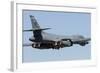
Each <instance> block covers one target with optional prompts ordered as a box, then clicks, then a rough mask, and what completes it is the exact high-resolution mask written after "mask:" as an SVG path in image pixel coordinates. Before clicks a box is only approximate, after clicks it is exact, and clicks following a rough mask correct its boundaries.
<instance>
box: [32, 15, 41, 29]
mask: <svg viewBox="0 0 100 73" xmlns="http://www.w3.org/2000/svg"><path fill="white" fill-rule="evenodd" d="M30 19H31V23H32V29H40V26H39V24H38V22H37V21H36V19H35V17H34V16H32V15H30Z"/></svg>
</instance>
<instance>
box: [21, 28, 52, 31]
mask: <svg viewBox="0 0 100 73" xmlns="http://www.w3.org/2000/svg"><path fill="white" fill-rule="evenodd" d="M48 29H51V28H43V29H41V28H40V29H29V30H23V31H36V30H40V31H42V30H48Z"/></svg>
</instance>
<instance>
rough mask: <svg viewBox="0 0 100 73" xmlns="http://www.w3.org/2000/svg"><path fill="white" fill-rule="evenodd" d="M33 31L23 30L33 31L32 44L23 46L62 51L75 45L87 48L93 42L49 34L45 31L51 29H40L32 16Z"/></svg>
mask: <svg viewBox="0 0 100 73" xmlns="http://www.w3.org/2000/svg"><path fill="white" fill-rule="evenodd" d="M30 19H31V23H32V29H29V30H23V31H24V32H28V31H32V33H33V35H32V37H30V38H29V41H31V42H32V43H30V44H28V43H27V44H23V46H32V47H33V48H37V49H60V48H64V47H71V46H73V45H74V44H79V45H80V46H85V45H86V44H88V43H89V41H90V40H91V39H90V38H85V37H83V36H81V35H72V36H63V35H56V34H51V33H47V32H45V31H44V30H48V29H50V28H40V26H39V24H38V22H37V21H36V19H35V17H34V16H32V15H30Z"/></svg>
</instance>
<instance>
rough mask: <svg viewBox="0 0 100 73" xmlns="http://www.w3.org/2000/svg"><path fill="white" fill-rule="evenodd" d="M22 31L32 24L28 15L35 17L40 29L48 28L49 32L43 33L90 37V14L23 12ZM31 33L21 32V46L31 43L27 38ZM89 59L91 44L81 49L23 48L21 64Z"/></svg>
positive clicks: (74, 47) (76, 46)
mask: <svg viewBox="0 0 100 73" xmlns="http://www.w3.org/2000/svg"><path fill="white" fill-rule="evenodd" d="M22 14H23V30H24V29H31V28H32V24H31V20H30V15H33V16H35V18H36V20H37V22H38V23H39V25H40V26H41V28H42V27H43V28H45V27H47V28H48V27H49V28H52V29H50V30H45V32H48V33H53V34H57V35H66V36H67V35H68V36H69V35H83V36H85V37H91V14H90V13H77V12H50V11H33V10H23V13H22ZM32 35H33V34H32V32H23V44H24V43H32V42H30V41H29V38H30V37H31V36H32ZM90 58H91V44H88V45H86V46H85V47H82V46H80V45H73V46H72V47H64V48H61V49H59V50H54V49H45V50H39V49H36V48H32V47H31V46H30V47H23V49H22V61H23V62H25V63H26V62H46V61H67V60H84V59H90Z"/></svg>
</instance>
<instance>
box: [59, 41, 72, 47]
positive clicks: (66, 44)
mask: <svg viewBox="0 0 100 73" xmlns="http://www.w3.org/2000/svg"><path fill="white" fill-rule="evenodd" d="M61 41H62V44H64V45H65V46H68V47H70V46H72V45H73V42H72V41H71V40H70V39H62V40H61Z"/></svg>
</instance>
